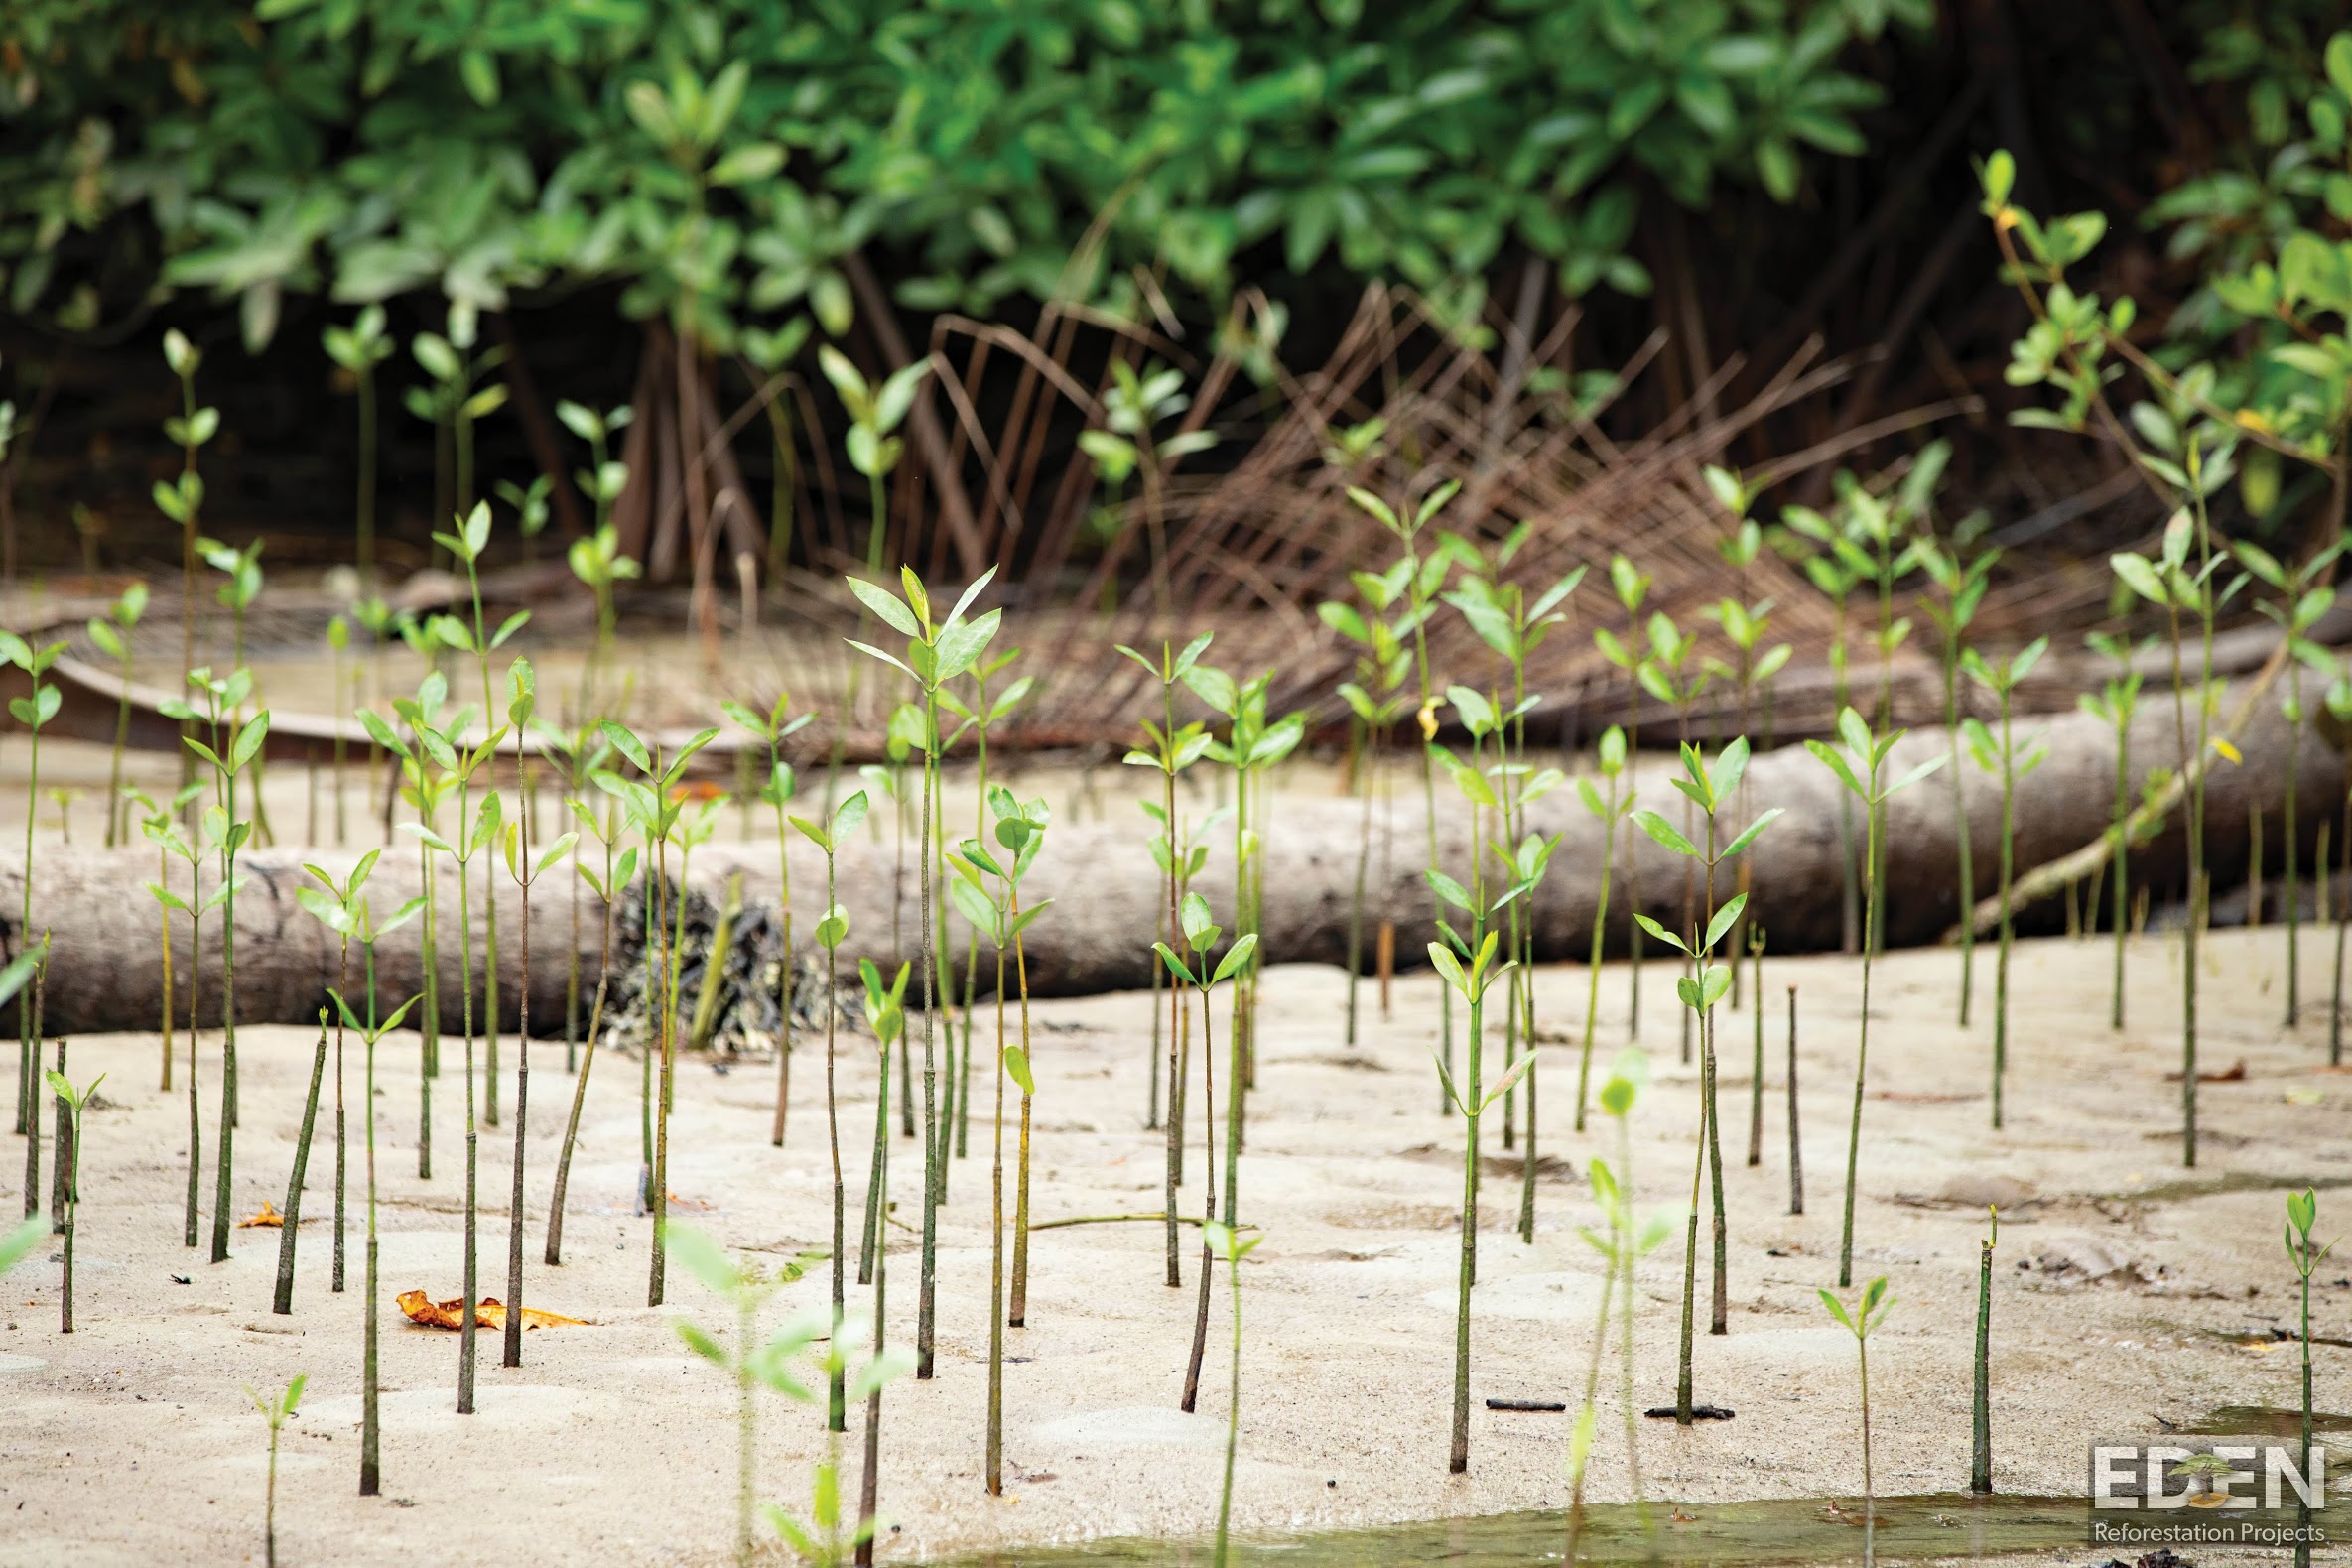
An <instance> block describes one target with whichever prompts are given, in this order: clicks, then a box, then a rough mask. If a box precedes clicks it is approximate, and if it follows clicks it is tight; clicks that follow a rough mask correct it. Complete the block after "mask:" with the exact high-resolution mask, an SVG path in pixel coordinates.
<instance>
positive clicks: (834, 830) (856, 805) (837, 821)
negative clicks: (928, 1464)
mask: <svg viewBox="0 0 2352 1568" xmlns="http://www.w3.org/2000/svg"><path fill="white" fill-rule="evenodd" d="M864 820H865V792H864V791H863V790H859V791H857V792H856V793H855V794H852V795H851V796H849V799H847V800H845V801H843V802H842V803H841V804H840V805H839V806H836V807H835V808H834V809H833V815H832V816H831V817H829V818H827V819H826V822H825V825H824V826H823V827H819V826H818V825H817V824H815V823H813V822H811V821H809V820H808V819H807V818H806V817H795V818H793V819H792V826H793V827H794V828H796V829H798V830H799V832H800V834H801V836H802V837H803V838H805V839H807V840H808V841H809V842H810V843H811V844H814V845H815V846H816V847H817V848H818V849H823V850H824V851H825V914H824V916H823V917H822V918H821V919H819V920H818V922H817V945H818V946H819V947H821V948H823V949H824V950H825V1140H826V1151H827V1154H828V1156H829V1157H830V1158H831V1160H832V1163H833V1250H832V1254H831V1255H832V1258H833V1338H834V1342H835V1343H837V1344H838V1343H839V1342H840V1340H841V1338H842V1332H843V1331H842V1303H843V1297H844V1281H843V1279H842V1270H843V1268H844V1266H845V1263H844V1255H845V1248H844V1245H843V1241H844V1238H843V1224H844V1218H845V1214H846V1211H847V1207H848V1194H847V1190H846V1189H845V1188H844V1186H843V1184H842V1119H841V1111H840V1103H839V1101H838V1100H837V1099H836V1097H835V1093H834V1056H833V1048H834V1023H835V1019H836V1018H837V1017H838V1016H839V1015H840V1011H841V1009H840V1007H839V1005H838V1004H837V1003H836V1002H835V1000H834V994H833V993H834V987H835V985H836V983H837V980H836V979H835V977H836V976H838V975H839V974H840V973H841V958H842V943H843V941H844V940H845V939H847V938H848V936H849V916H847V915H845V914H844V913H843V912H842V907H841V905H840V904H838V903H836V902H835V900H834V865H835V858H836V856H837V855H838V854H839V852H840V849H841V845H842V841H843V840H844V839H846V838H847V837H849V835H850V834H852V833H854V832H856V831H857V825H858V824H859V823H860V822H863V821H864ZM883 1065H884V1066H885V1068H886V1067H887V1066H888V1060H887V1053H885V1056H884V1064H883ZM889 1098H890V1097H889V1096H888V1095H886V1094H885V1095H883V1096H882V1103H883V1104H884V1106H885V1107H886V1106H887V1105H888V1103H889ZM842 1377H843V1373H842V1372H841V1371H840V1370H839V1369H837V1370H835V1371H834V1372H832V1373H831V1375H830V1376H829V1377H828V1379H827V1395H826V1405H825V1411H826V1414H825V1428H826V1430H827V1431H829V1432H840V1431H843V1430H846V1422H847V1419H848V1409H847V1401H846V1396H845V1394H844V1392H843V1386H842Z"/></svg>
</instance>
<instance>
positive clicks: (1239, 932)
mask: <svg viewBox="0 0 2352 1568" xmlns="http://www.w3.org/2000/svg"><path fill="white" fill-rule="evenodd" d="M1273 680H1274V672H1272V671H1271V670H1268V671H1265V672H1263V673H1262V674H1259V675H1257V676H1255V677H1253V678H1252V679H1250V680H1247V681H1242V682H1240V683H1238V684H1237V683H1236V682H1235V681H1234V680H1233V679H1232V678H1231V677H1230V676H1228V675H1227V674H1226V673H1225V672H1224V671H1223V670H1220V669H1218V668H1216V667H1215V666H1213V665H1208V664H1200V663H1196V664H1194V665H1193V667H1192V668H1191V669H1190V670H1188V671H1187V672H1185V677H1184V684H1185V685H1186V686H1188V687H1190V688H1191V689H1192V693H1193V695H1194V696H1195V697H1198V698H1199V699H1200V700H1201V701H1202V702H1204V703H1207V704H1208V705H1209V706H1210V707H1211V708H1212V709H1214V710H1216V711H1217V712H1218V713H1219V714H1221V715H1223V716H1224V717H1225V719H1226V720H1227V728H1226V738H1225V739H1224V740H1222V741H1213V742H1212V743H1211V744H1210V746H1209V756H1210V758H1211V759H1212V760H1213V761H1217V762H1222V763H1224V764H1225V765H1226V766H1227V767H1230V768H1232V769H1233V772H1234V939H1235V940H1236V941H1237V942H1239V941H1240V940H1241V938H1242V937H1244V936H1253V935H1255V934H1256V933H1257V924H1258V912H1259V910H1260V909H1261V908H1262V907H1263V905H1264V902H1265V898H1264V893H1265V854H1264V849H1265V835H1264V833H1263V832H1262V831H1261V827H1262V825H1263V824H1264V823H1265V821H1266V818H1267V813H1268V810H1269V806H1268V803H1267V801H1266V797H1265V787H1266V778H1267V775H1268V774H1269V773H1270V772H1271V770H1272V769H1273V768H1274V767H1276V766H1277V765H1278V764H1280V763H1281V761H1282V760H1283V759H1284V758H1285V757H1287V756H1289V755H1290V753H1291V752H1293V751H1295V750H1297V749H1298V745H1299V742H1300V741H1301V740H1302V739H1304V738H1305V735H1306V716H1305V715H1304V714H1285V715H1284V716H1283V717H1282V718H1280V719H1268V718H1267V717H1266V696H1267V693H1268V692H1269V691H1270V690H1271V688H1272V686H1273ZM1262 960H1263V954H1262V953H1261V952H1260V951H1259V948H1258V946H1257V945H1256V944H1252V945H1251V949H1250V957H1249V961H1248V963H1247V964H1246V965H1245V966H1244V967H1243V968H1242V969H1241V970H1239V971H1237V972H1236V974H1235V976H1234V985H1233V990H1232V992H1231V996H1232V1004H1233V1010H1232V1022H1231V1023H1230V1024H1229V1025H1228V1026H1227V1029H1226V1049H1227V1054H1228V1055H1229V1056H1230V1057H1231V1059H1232V1069H1231V1071H1230V1072H1229V1073H1228V1074H1227V1075H1226V1094H1227V1108H1226V1123H1225V1125H1226V1136H1225V1191H1226V1223H1227V1224H1228V1225H1231V1224H1234V1223H1235V1220H1234V1215H1235V1208H1236V1205H1237V1204H1238V1202H1239V1194H1240V1186H1241V1140H1242V1138H1243V1136H1244V1127H1245V1125H1246V1117H1247V1109H1246V1108H1247V1100H1246V1093H1247V1091H1248V1089H1249V1087H1250V1085H1251V1084H1252V1082H1253V1081H1254V1080H1255V1078H1256V1076H1257V1068H1256V1049H1257V1027H1256V1019H1257V972H1258V970H1259V968H1260V967H1261V965H1262ZM1206 1027H1207V1025H1206V1021H1205V1020H1204V1023H1203V1028H1204V1030H1205V1029H1206ZM1180 1043H1181V1042H1180ZM1183 1107H1184V1095H1183V1093H1181V1092H1179V1093H1178V1095H1177V1097H1176V1099H1175V1102H1174V1114H1175V1116H1176V1119H1177V1120H1178V1121H1181V1120H1182V1119H1183ZM1210 1157H1211V1158H1214V1157H1215V1152H1214V1151H1211V1153H1210ZM1183 1168H1184V1167H1183V1162H1182V1160H1181V1159H1179V1160H1178V1162H1177V1173H1178V1177H1179V1179H1181V1178H1182V1174H1183Z"/></svg>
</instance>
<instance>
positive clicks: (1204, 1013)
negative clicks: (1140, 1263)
mask: <svg viewBox="0 0 2352 1568" xmlns="http://www.w3.org/2000/svg"><path fill="white" fill-rule="evenodd" d="M1224 935H1225V933H1224V932H1223V931H1222V930H1221V929H1220V928H1219V927H1218V925H1217V924H1216V922H1215V921H1214V920H1213V919H1211V917H1210V914H1209V901H1208V900H1207V899H1206V898H1203V897H1202V896H1201V895H1200V894H1198V893H1191V894H1187V895H1186V897H1185V900H1184V908H1183V929H1182V932H1181V938H1182V940H1183V943H1184V949H1185V952H1187V953H1189V954H1191V955H1192V958H1191V961H1190V962H1189V963H1187V962H1186V961H1185V960H1184V959H1182V958H1179V957H1178V956H1177V954H1176V950H1175V949H1174V948H1172V947H1170V946H1169V945H1168V944H1167V943H1165V942H1156V943H1154V944H1152V951H1154V952H1155V953H1157V954H1158V955H1159V957H1160V962H1161V963H1163V964H1165V965H1166V966H1167V967H1168V974H1169V976H1170V983H1172V984H1183V985H1190V986H1192V987H1193V988H1194V989H1196V990H1198V991H1199V992H1200V993H1201V1031H1202V1033H1201V1144H1202V1162H1203V1164H1204V1166H1205V1167H1206V1169H1207V1171H1208V1178H1207V1187H1206V1193H1207V1195H1206V1196H1205V1197H1204V1198H1203V1199H1202V1200H1201V1203H1202V1208H1201V1217H1202V1219H1201V1223H1202V1226H1203V1231H1202V1240H1201V1295H1200V1305H1199V1307H1198V1308H1197V1309H1196V1311H1195V1312H1194V1315H1193V1329H1192V1357H1191V1359H1190V1361H1188V1362H1187V1363H1186V1366H1185V1372H1184V1394H1183V1397H1182V1398H1181V1399H1180V1400H1178V1402H1177V1408H1178V1409H1180V1410H1183V1411H1185V1412H1186V1413H1187V1414H1189V1413H1191V1411H1192V1408H1193V1406H1194V1404H1195V1403H1196V1402H1197V1401H1198V1400H1199V1398H1200V1392H1201V1359H1202V1357H1203V1356H1204V1355H1205V1354H1206V1352H1207V1349H1208V1343H1209V1274H1210V1262H1211V1253H1210V1250H1209V1242H1208V1232H1207V1229H1206V1228H1207V1226H1208V1225H1209V1223H1210V1222H1211V1221H1213V1220H1215V1219H1216V1216H1217V1159H1216V1151H1217V1088H1216V1085H1217V1053H1216V1047H1215V1042H1214V1041H1213V1040H1212V1039H1211V1038H1210V1029H1211V1027H1212V1014H1211V1011H1210V991H1211V989H1212V987H1214V986H1217V985H1221V984H1223V983H1224V982H1225V981H1227V980H1231V979H1233V978H1234V977H1235V976H1237V975H1239V974H1241V971H1242V970H1243V968H1245V967H1246V966H1247V964H1248V963H1249V955H1250V953H1251V952H1252V951H1254V950H1255V948H1256V946H1257V937H1256V934H1255V933H1254V932H1249V933H1244V934H1243V935H1241V936H1240V937H1238V938H1236V939H1235V941H1234V945H1233V946H1232V947H1230V948H1228V949H1227V950H1226V952H1225V956H1224V957H1223V958H1221V959H1216V960H1215V962H1216V966H1217V967H1216V968H1215V969H1214V970H1212V969H1211V968H1210V963H1211V960H1212V957H1213V955H1214V954H1215V952H1216V949H1217V944H1218V943H1219V941H1221V940H1222V939H1223V937H1224ZM1228 1223H1229V1224H1230V1223H1231V1222H1230V1220H1229V1222H1228Z"/></svg>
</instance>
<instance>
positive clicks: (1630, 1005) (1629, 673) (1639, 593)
mask: <svg viewBox="0 0 2352 1568" xmlns="http://www.w3.org/2000/svg"><path fill="white" fill-rule="evenodd" d="M1654 581H1655V579H1653V578H1652V577H1651V576H1650V575H1649V574H1648V573H1646V572H1643V571H1642V570H1641V569H1640V568H1638V567H1636V566H1634V565H1633V562H1632V561H1630V560H1628V559H1627V558H1626V557H1624V556H1622V555H1619V556H1611V557H1610V558H1609V588H1610V591H1611V592H1613V593H1615V594H1616V595H1617V602H1618V607H1619V608H1621V609H1623V610H1624V611H1625V612H1626V634H1625V636H1624V637H1623V638H1622V639H1621V638H1620V637H1619V636H1618V635H1617V634H1616V633H1615V632H1613V631H1611V630H1610V629H1609V628H1608V627H1606V626H1596V627H1594V628H1593V646H1594V647H1596V648H1598V649H1600V650H1601V657H1602V658H1604V659H1606V660H1608V661H1609V662H1610V663H1611V664H1613V665H1615V666H1617V667H1618V668H1619V669H1620V670H1623V671H1624V672H1625V675H1626V727H1625V737H1626V799H1627V800H1628V801H1629V802H1630V801H1631V800H1632V799H1633V795H1634V793H1635V789H1636V786H1637V784H1638V783H1639V778H1638V774H1639V771H1640V763H1641V750H1640V741H1641V678H1640V674H1639V672H1640V669H1641V666H1642V665H1643V664H1644V663H1645V662H1647V660H1648V658H1649V650H1648V647H1647V646H1646V645H1645V644H1644V643H1643V641H1642V637H1641V604H1642V601H1643V600H1644V599H1646V598H1648V597H1649V586H1650V584H1651V583H1652V582H1654ZM1631 810H1632V808H1631V807H1630V806H1629V807H1628V811H1629V813H1630V812H1631ZM1640 871H1641V864H1640V861H1639V860H1638V859H1637V858H1636V857H1635V855H1634V853H1633V824H1632V822H1631V821H1628V822H1627V823H1626V898H1627V901H1628V902H1629V903H1630V904H1631V905H1632V906H1633V908H1636V909H1638V908H1640V907H1641V877H1640ZM1626 1006H1627V1014H1626V1038H1627V1039H1629V1040H1635V1039H1639V1038H1640V1036H1641V927H1640V926H1639V925H1634V926H1633V927H1632V928H1631V929H1630V930H1629V931H1628V932H1627V934H1626Z"/></svg>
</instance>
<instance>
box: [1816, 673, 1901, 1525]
mask: <svg viewBox="0 0 2352 1568" xmlns="http://www.w3.org/2000/svg"><path fill="white" fill-rule="evenodd" d="M1847 712H1848V713H1851V712H1853V710H1852V709H1848V710H1847ZM1820 1296H1821V1305H1822V1306H1824V1307H1826V1308H1827V1309H1828V1310H1829V1315H1830V1316H1831V1317H1833V1318H1835V1319H1837V1320H1838V1322H1839V1323H1840V1324H1841V1325H1843V1326H1844V1328H1845V1330H1846V1332H1847V1333H1849V1334H1851V1335H1853V1336H1854V1351H1855V1354H1856V1356H1857V1357H1858V1358H1859V1359H1860V1363H1861V1369H1862V1563H1863V1568H1875V1565H1876V1564H1877V1562H1878V1560H1879V1548H1878V1529H1879V1515H1878V1501H1877V1498H1876V1496H1875V1495H1874V1492H1873V1489H1872V1486H1871V1473H1870V1337H1871V1331H1872V1330H1874V1329H1876V1328H1877V1327H1878V1326H1879V1325H1880V1324H1882V1323H1884V1322H1886V1321H1887V1313H1888V1311H1889V1309H1891V1308H1892V1307H1894V1305H1895V1298H1894V1297H1893V1296H1890V1295H1888V1294H1887V1276H1886V1275H1884V1274H1881V1275H1880V1276H1879V1277H1878V1278H1876V1279H1874V1280H1872V1281H1871V1282H1870V1283H1869V1284H1867V1285H1865V1286H1863V1287H1862V1298H1861V1300H1859V1301H1858V1302H1856V1303H1855V1306H1854V1310H1853V1311H1851V1312H1849V1311H1848V1310H1847V1309H1846V1304H1845V1303H1844V1302H1842V1301H1840V1300H1839V1299H1838V1298H1837V1297H1835V1296H1833V1295H1831V1294H1830V1293H1829V1292H1828V1291H1826V1290H1824V1291H1822V1292H1820Z"/></svg>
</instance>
